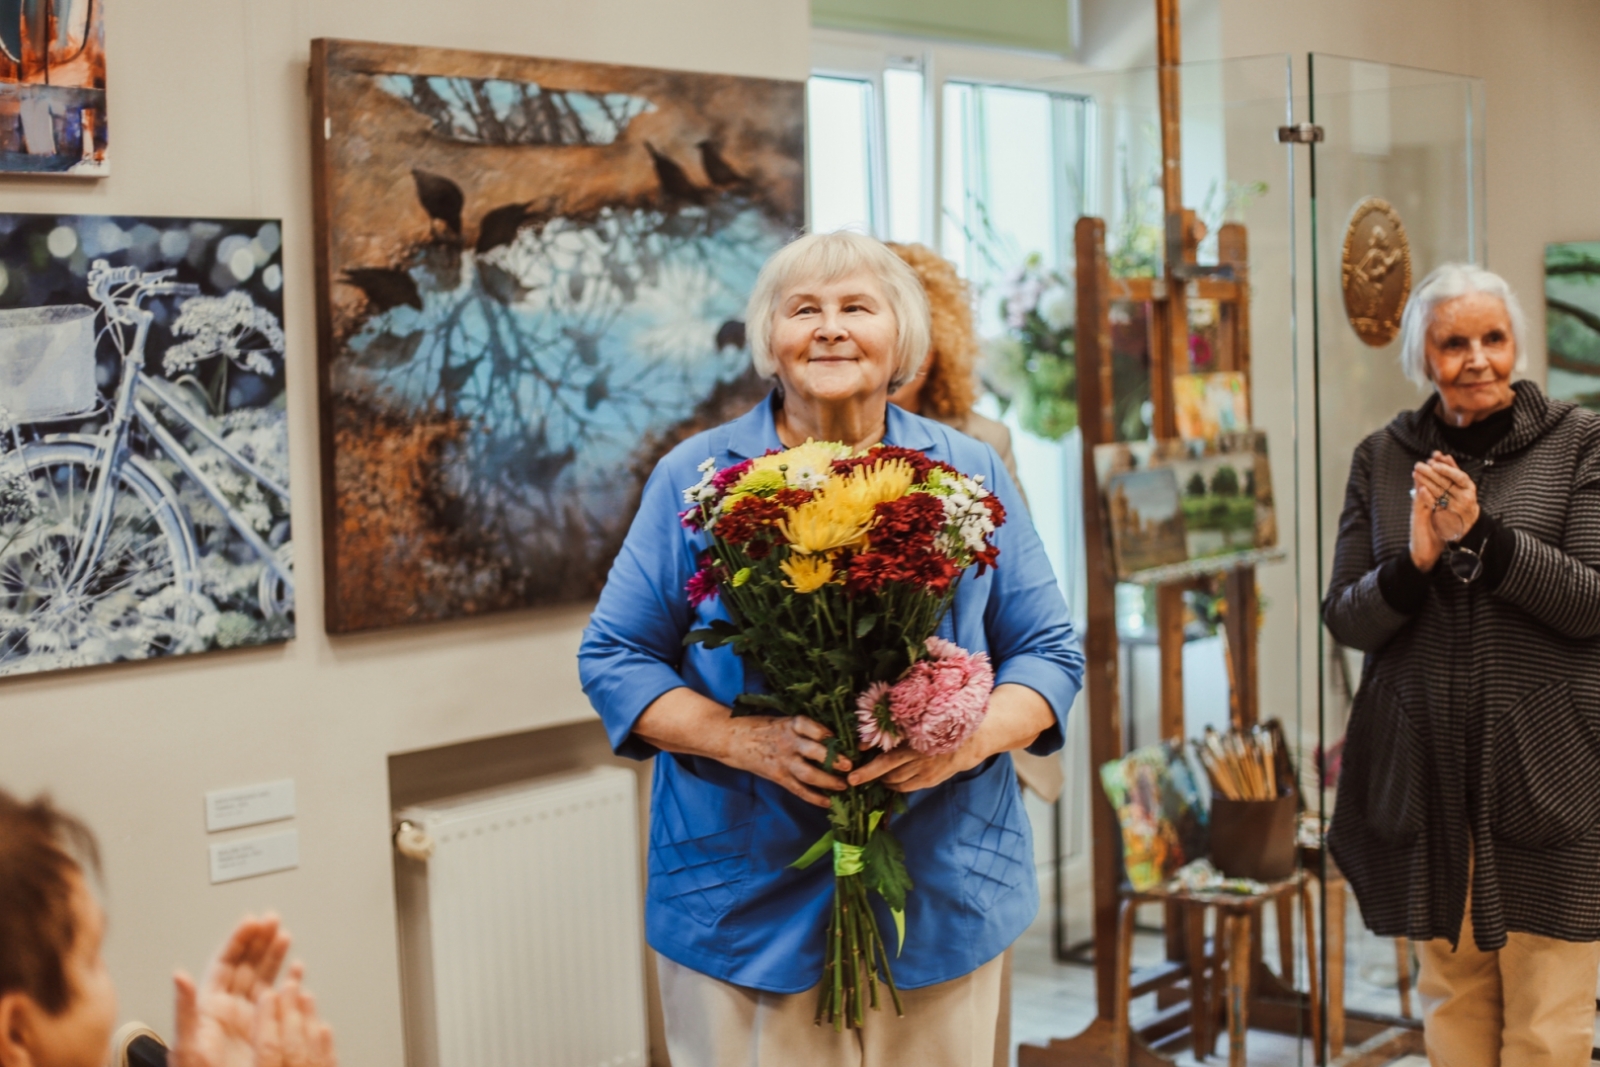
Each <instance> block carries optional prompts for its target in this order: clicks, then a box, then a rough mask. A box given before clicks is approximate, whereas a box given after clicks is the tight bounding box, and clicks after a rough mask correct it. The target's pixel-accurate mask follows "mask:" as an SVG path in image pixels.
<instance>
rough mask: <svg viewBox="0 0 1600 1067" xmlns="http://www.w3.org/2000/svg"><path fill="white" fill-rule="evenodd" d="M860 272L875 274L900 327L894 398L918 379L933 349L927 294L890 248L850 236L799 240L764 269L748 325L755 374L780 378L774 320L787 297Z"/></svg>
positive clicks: (845, 232) (862, 236)
mask: <svg viewBox="0 0 1600 1067" xmlns="http://www.w3.org/2000/svg"><path fill="white" fill-rule="evenodd" d="M857 271H864V272H866V273H868V274H871V275H872V276H873V277H875V278H877V280H878V281H879V283H881V284H882V285H883V294H884V297H885V298H886V299H887V300H888V302H889V310H890V311H892V312H893V313H894V320H895V323H896V325H897V327H898V338H897V341H896V344H895V355H896V357H897V358H896V361H895V370H894V374H893V376H892V377H891V378H890V380H889V390H890V391H891V392H893V391H894V390H896V389H898V388H900V386H902V385H904V384H905V383H906V382H908V381H910V380H911V379H912V378H915V377H916V376H917V371H919V370H920V369H922V361H923V360H924V359H926V358H927V356H928V346H929V344H930V343H931V341H930V338H931V327H930V326H929V322H928V294H927V292H926V291H924V289H923V288H922V281H921V279H919V278H918V277H917V275H916V272H915V271H913V270H912V269H911V268H910V267H908V266H906V264H905V261H904V260H902V259H901V258H900V257H899V256H897V255H895V254H894V253H893V252H891V251H889V248H888V246H886V245H885V244H884V243H883V242H882V241H880V240H878V239H877V238H874V237H868V236H866V235H865V234H861V233H856V232H854V231H852V230H835V231H834V232H833V233H808V234H805V235H804V236H801V237H797V238H796V239H795V240H793V241H791V242H789V243H788V244H787V245H784V246H783V247H782V248H780V249H778V251H776V252H774V253H773V254H772V257H771V258H770V259H768V260H767V262H766V265H765V266H763V267H762V268H761V273H760V274H759V275H758V276H757V277H756V285H755V289H754V290H753V291H752V292H751V293H750V303H749V305H748V306H747V307H746V308H745V319H744V321H745V336H746V337H747V339H748V340H749V342H750V362H751V364H752V365H753V366H754V367H755V371H756V373H757V374H759V375H761V376H762V377H763V378H771V377H774V376H775V375H776V374H777V373H778V362H777V360H776V359H774V358H773V355H772V344H771V342H772V320H773V319H774V318H775V317H776V316H777V314H778V308H779V306H780V305H781V304H782V302H783V299H784V296H785V294H787V293H788V292H790V291H791V290H793V289H794V288H795V287H796V286H800V285H808V284H813V283H817V282H823V283H826V282H834V281H838V280H839V279H840V278H844V277H847V276H849V275H851V274H855V273H856V272H857Z"/></svg>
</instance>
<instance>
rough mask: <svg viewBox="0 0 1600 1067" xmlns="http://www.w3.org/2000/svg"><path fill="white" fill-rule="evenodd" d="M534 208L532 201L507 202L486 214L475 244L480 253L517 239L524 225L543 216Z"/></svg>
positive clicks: (479, 226) (479, 224) (480, 222)
mask: <svg viewBox="0 0 1600 1067" xmlns="http://www.w3.org/2000/svg"><path fill="white" fill-rule="evenodd" d="M532 208H533V203H532V201H530V202H528V203H526V204H506V205H504V206H502V207H497V208H495V209H494V210H493V211H491V212H489V213H488V214H487V215H485V216H484V217H483V218H482V220H480V221H479V223H478V241H477V244H476V245H475V246H474V247H475V248H476V249H477V252H478V254H479V255H482V254H483V253H485V252H488V251H490V250H491V249H495V248H499V247H500V246H501V245H508V244H510V243H511V242H512V241H515V240H516V239H517V234H519V233H521V232H522V228H523V227H524V226H526V225H527V224H528V223H530V222H532V221H534V220H535V219H538V218H540V217H541V213H540V212H537V211H534V210H532Z"/></svg>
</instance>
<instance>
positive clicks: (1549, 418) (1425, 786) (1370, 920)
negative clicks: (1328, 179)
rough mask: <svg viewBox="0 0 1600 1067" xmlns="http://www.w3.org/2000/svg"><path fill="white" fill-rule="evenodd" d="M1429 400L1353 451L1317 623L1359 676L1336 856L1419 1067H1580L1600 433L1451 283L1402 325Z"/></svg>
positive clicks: (1585, 1043) (1459, 272)
mask: <svg viewBox="0 0 1600 1067" xmlns="http://www.w3.org/2000/svg"><path fill="white" fill-rule="evenodd" d="M1401 336H1402V353H1401V360H1402V364H1403V366H1404V368H1405V370H1406V373H1407V374H1408V376H1410V377H1411V379H1412V380H1413V381H1415V382H1417V383H1418V384H1419V385H1422V386H1431V387H1432V390H1433V395H1432V396H1430V397H1429V398H1428V399H1427V401H1426V402H1425V403H1423V405H1422V406H1421V407H1420V408H1418V409H1417V410H1416V411H1407V412H1402V413H1401V414H1400V415H1398V416H1397V417H1396V418H1395V419H1394V421H1393V422H1391V423H1390V424H1389V425H1388V426H1387V427H1386V428H1385V429H1383V430H1380V431H1378V432H1377V433H1374V434H1373V435H1371V436H1370V437H1368V438H1367V439H1366V440H1365V441H1363V442H1362V443H1361V445H1360V446H1359V447H1358V448H1357V449H1356V453H1355V459H1354V461H1353V462H1352V464H1351V469H1350V484H1349V489H1348V491H1347V494H1346V497H1345V505H1344V512H1343V514H1342V515H1341V517H1340V520H1339V538H1338V545H1337V548H1336V550H1335V555H1334V569H1333V579H1332V582H1331V583H1330V585H1329V588H1328V593H1327V597H1326V599H1325V600H1324V601H1323V606H1322V611H1323V619H1324V620H1325V621H1326V623H1327V626H1328V629H1329V630H1330V631H1331V632H1332V633H1333V636H1334V637H1335V638H1337V639H1338V640H1339V641H1340V642H1342V643H1343V644H1345V645H1349V646H1351V647H1353V648H1358V649H1360V650H1362V651H1363V652H1365V653H1366V654H1367V658H1366V668H1365V670H1364V671H1363V672H1362V679H1361V689H1360V692H1359V693H1358V694H1357V696H1356V704H1355V709H1354V712H1353V715H1352V718H1351V721H1350V728H1349V734H1348V740H1347V742H1346V749H1345V761H1344V766H1345V771H1344V774H1343V775H1342V776H1341V778H1340V781H1339V796H1338V803H1337V805H1336V807H1335V815H1334V820H1333V825H1332V828H1331V830H1330V835H1329V846H1330V848H1331V850H1332V852H1333V855H1334V858H1335V859H1336V860H1337V861H1338V863H1339V866H1340V868H1341V869H1342V870H1343V871H1344V872H1345V874H1346V875H1347V876H1348V877H1349V879H1350V883H1351V885H1352V886H1353V887H1354V889H1355V892H1356V896H1357V899H1358V900H1359V901H1360V904H1361V913H1362V915H1363V917H1364V918H1365V920H1366V922H1367V925H1368V926H1370V927H1371V928H1372V929H1373V930H1374V931H1375V932H1376V933H1378V934H1381V935H1384V936H1388V937H1398V936H1405V937H1410V938H1412V939H1413V940H1415V941H1416V942H1418V947H1419V950H1420V953H1421V958H1422V972H1421V975H1420V980H1419V982H1418V991H1419V993H1420V995H1421V997H1422V1002H1423V1020H1424V1030H1425V1038H1426V1043H1427V1049H1428V1056H1429V1059H1430V1061H1431V1062H1432V1063H1434V1064H1436V1065H1447V1067H1479V1065H1482V1067H1489V1065H1498V1064H1505V1065H1507V1067H1511V1065H1515V1067H1546V1065H1548V1067H1557V1065H1559V1067H1578V1065H1580V1064H1587V1063H1588V1062H1589V1056H1590V1048H1591V1046H1592V1044H1593V1037H1594V1019H1595V999H1594V998H1595V982H1596V976H1597V972H1600V447H1597V445H1600V415H1596V414H1594V413H1592V412H1588V411H1585V410H1582V409H1580V408H1578V407H1576V406H1575V405H1573V404H1570V403H1565V402H1562V401H1556V400H1551V399H1549V398H1547V397H1545V396H1544V395H1543V394H1542V393H1541V392H1540V391H1539V389H1538V387H1537V386H1535V385H1534V384H1533V383H1532V382H1527V381H1518V382H1513V381H1512V380H1511V379H1512V373H1513V371H1514V370H1515V369H1517V367H1518V366H1519V362H1520V360H1521V358H1522V352H1523V338H1524V328H1523V319H1522V312H1521V309H1520V308H1519V307H1518V304H1517V301H1516V298H1515V296H1514V295H1513V294H1512V292H1511V290H1510V288H1509V287H1508V286H1507V285H1506V283H1505V281H1504V280H1502V279H1501V278H1500V277H1498V276H1497V275H1494V274H1491V273H1489V272H1488V271H1485V270H1481V269H1479V268H1477V267H1472V266H1460V265H1447V266H1444V267H1440V268H1439V269H1438V270H1436V271H1434V272H1433V273H1432V274H1430V275H1429V276H1428V277H1427V278H1425V279H1424V280H1423V282H1422V285H1421V286H1420V287H1419V288H1418V290H1417V292H1416V295H1414V296H1413V297H1412V299H1411V303H1410V305H1409V306H1408V307H1407V308H1406V310H1405V315H1404V318H1403V321H1402V324H1401Z"/></svg>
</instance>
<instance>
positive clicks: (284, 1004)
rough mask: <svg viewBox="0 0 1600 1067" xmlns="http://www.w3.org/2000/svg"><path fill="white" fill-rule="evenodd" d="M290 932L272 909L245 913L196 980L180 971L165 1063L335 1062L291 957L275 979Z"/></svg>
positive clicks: (206, 1066)
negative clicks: (281, 977)
mask: <svg viewBox="0 0 1600 1067" xmlns="http://www.w3.org/2000/svg"><path fill="white" fill-rule="evenodd" d="M288 954H289V934H288V932H287V931H285V930H283V929H282V928H281V926H280V925H279V922H278V917H277V916H276V915H270V914H269V915H266V916H264V917H262V918H259V919H258V918H255V917H254V916H246V917H245V918H244V919H243V920H241V921H240V923H239V925H238V926H237V927H235V928H234V931H233V935H232V936H231V937H229V939H228V941H227V943H226V944H224V945H223V946H222V949H221V951H219V952H218V953H217V957H216V959H214V960H213V961H212V963H211V966H210V968H209V969H208V970H207V971H206V975H205V978H204V980H203V981H202V982H201V983H200V984H199V985H198V986H197V985H196V984H195V981H194V979H192V978H190V977H189V976H188V975H187V974H185V973H183V972H182V971H179V972H178V973H177V974H175V975H174V976H173V985H174V986H175V987H176V992H177V998H176V999H177V1005H176V1014H177V1019H176V1028H177V1032H176V1034H175V1035H174V1039H173V1042H172V1048H171V1051H170V1053H169V1054H168V1058H167V1063H168V1065H169V1067H337V1060H336V1057H335V1056H334V1051H333V1032H332V1031H331V1030H330V1029H329V1028H328V1025H327V1024H326V1023H324V1022H323V1021H322V1019H321V1018H320V1017H319V1016H318V1015H317V1007H316V1002H315V1001H314V1000H313V999H312V997H311V994H310V993H307V992H306V991H305V989H304V988H303V986H302V985H301V981H302V978H303V977H304V973H305V971H304V967H303V966H302V965H301V964H299V963H295V964H292V965H291V966H290V967H289V969H288V975H287V977H285V978H284V980H283V982H282V983H281V984H276V983H277V979H278V973H279V971H280V970H281V969H282V967H283V961H284V959H285V958H287V956H288Z"/></svg>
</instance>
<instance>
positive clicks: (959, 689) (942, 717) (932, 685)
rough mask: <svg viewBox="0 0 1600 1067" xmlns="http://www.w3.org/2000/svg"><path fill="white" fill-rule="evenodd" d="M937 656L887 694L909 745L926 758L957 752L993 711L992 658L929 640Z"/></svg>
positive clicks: (918, 666) (908, 673)
mask: <svg viewBox="0 0 1600 1067" xmlns="http://www.w3.org/2000/svg"><path fill="white" fill-rule="evenodd" d="M927 647H928V652H929V653H930V654H931V655H932V657H933V658H931V659H925V660H921V661H920V662H917V663H914V664H912V666H911V669H910V670H908V671H906V673H905V674H904V675H902V676H901V678H900V680H899V681H898V682H896V683H895V684H894V687H893V688H892V689H891V690H890V691H889V713H890V716H891V718H892V719H893V720H894V723H895V725H896V726H898V727H899V728H900V732H901V733H902V734H904V735H905V739H906V743H907V744H909V745H910V746H911V747H912V748H913V749H914V750H916V751H917V752H920V753H922V754H923V755H927V756H932V755H939V754H942V753H947V752H954V751H955V750H956V749H958V748H960V747H961V746H962V745H964V744H966V742H967V739H968V738H970V737H971V736H972V735H973V733H974V732H975V731H976V730H977V729H978V725H979V724H980V723H982V722H983V716H984V714H985V713H986V712H987V711H988V709H989V693H990V692H991V691H993V689H994V670H993V668H991V667H990V666H989V657H988V656H987V655H986V654H984V653H982V652H979V653H977V654H976V655H974V654H971V653H969V652H967V651H965V650H964V649H962V648H961V647H960V646H958V645H955V644H953V643H951V642H949V641H945V640H943V639H941V638H938V637H930V638H928V645H927Z"/></svg>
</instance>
